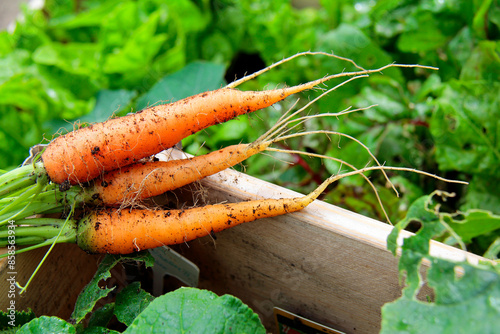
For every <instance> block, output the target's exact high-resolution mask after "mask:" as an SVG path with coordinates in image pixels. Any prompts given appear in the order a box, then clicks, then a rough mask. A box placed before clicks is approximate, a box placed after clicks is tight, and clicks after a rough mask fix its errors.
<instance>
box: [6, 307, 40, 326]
mask: <svg viewBox="0 0 500 334" xmlns="http://www.w3.org/2000/svg"><path fill="white" fill-rule="evenodd" d="M12 312H13V313H11V311H9V310H6V311H5V312H4V311H0V331H7V330H9V329H12V330H13V329H14V328H19V327H21V326H22V325H24V324H25V323H28V322H30V321H31V320H33V319H34V318H35V313H34V312H33V311H32V310H31V309H28V310H27V311H18V310H15V311H12Z"/></svg>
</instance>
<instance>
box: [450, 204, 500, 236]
mask: <svg viewBox="0 0 500 334" xmlns="http://www.w3.org/2000/svg"><path fill="white" fill-rule="evenodd" d="M445 221H446V223H447V224H448V225H449V226H450V227H451V228H452V229H453V230H454V231H455V233H457V234H458V236H460V238H461V239H462V241H463V242H465V243H469V242H471V240H472V238H475V237H477V236H480V235H483V234H487V233H489V232H492V231H495V230H497V229H500V216H497V215H494V214H492V213H491V212H489V211H483V210H477V209H476V210H469V211H467V212H464V213H462V214H461V215H459V216H458V217H457V218H455V217H454V216H453V215H447V216H446V219H445Z"/></svg>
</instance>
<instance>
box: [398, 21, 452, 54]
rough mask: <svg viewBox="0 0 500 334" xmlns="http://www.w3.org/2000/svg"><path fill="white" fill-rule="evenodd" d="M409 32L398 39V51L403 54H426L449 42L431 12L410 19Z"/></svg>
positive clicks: (408, 23)
mask: <svg viewBox="0 0 500 334" xmlns="http://www.w3.org/2000/svg"><path fill="white" fill-rule="evenodd" d="M408 19H409V20H411V21H410V22H407V25H406V26H407V28H406V29H407V31H405V32H403V33H402V34H401V35H400V36H399V39H398V42H397V46H398V49H399V50H401V51H403V52H413V53H417V52H426V51H430V50H436V49H437V48H439V47H441V46H443V45H444V44H445V43H446V42H447V41H448V36H446V35H445V34H443V32H442V31H441V30H440V28H439V24H438V21H437V20H436V19H435V18H434V17H433V14H432V13H431V12H421V13H419V14H418V15H416V16H411V17H409V18H408Z"/></svg>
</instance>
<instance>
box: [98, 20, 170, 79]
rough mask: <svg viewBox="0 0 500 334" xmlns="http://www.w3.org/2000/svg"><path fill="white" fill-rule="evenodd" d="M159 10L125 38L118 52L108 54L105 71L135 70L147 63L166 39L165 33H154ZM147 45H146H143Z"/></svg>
mask: <svg viewBox="0 0 500 334" xmlns="http://www.w3.org/2000/svg"><path fill="white" fill-rule="evenodd" d="M159 19H160V11H156V12H154V13H153V14H151V15H150V16H149V19H148V20H147V21H146V22H145V23H144V24H143V25H142V26H141V27H139V28H138V29H137V30H135V31H134V32H133V33H132V35H131V36H130V37H129V38H128V39H127V41H126V43H125V45H124V46H123V48H122V49H121V50H119V51H118V52H115V53H112V54H109V55H108V57H107V58H106V61H105V64H104V72H105V73H126V72H129V71H136V70H139V69H141V68H142V67H144V66H145V65H146V64H148V63H149V62H150V61H151V60H152V59H153V57H154V56H155V55H156V54H157V53H158V51H159V50H160V48H161V46H162V44H163V43H164V42H165V41H166V39H167V35H166V34H156V28H157V26H158V20H159ZM145 45H147V47H144V46H145Z"/></svg>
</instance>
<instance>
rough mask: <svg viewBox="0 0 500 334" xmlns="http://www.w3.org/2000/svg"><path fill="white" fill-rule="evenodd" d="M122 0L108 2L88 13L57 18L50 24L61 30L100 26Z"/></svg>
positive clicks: (108, 0) (107, 0)
mask: <svg viewBox="0 0 500 334" xmlns="http://www.w3.org/2000/svg"><path fill="white" fill-rule="evenodd" d="M120 2H122V1H121V0H106V1H103V2H102V4H101V5H99V6H96V7H94V8H92V9H89V10H87V11H84V12H81V13H78V14H77V15H75V14H68V15H64V16H60V17H57V18H55V19H53V20H51V22H50V26H51V27H53V28H59V29H75V28H81V27H89V26H99V25H101V24H102V23H103V21H105V19H106V16H107V15H109V13H110V12H112V11H113V9H114V8H116V7H117V6H118V4H119V3H120Z"/></svg>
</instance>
